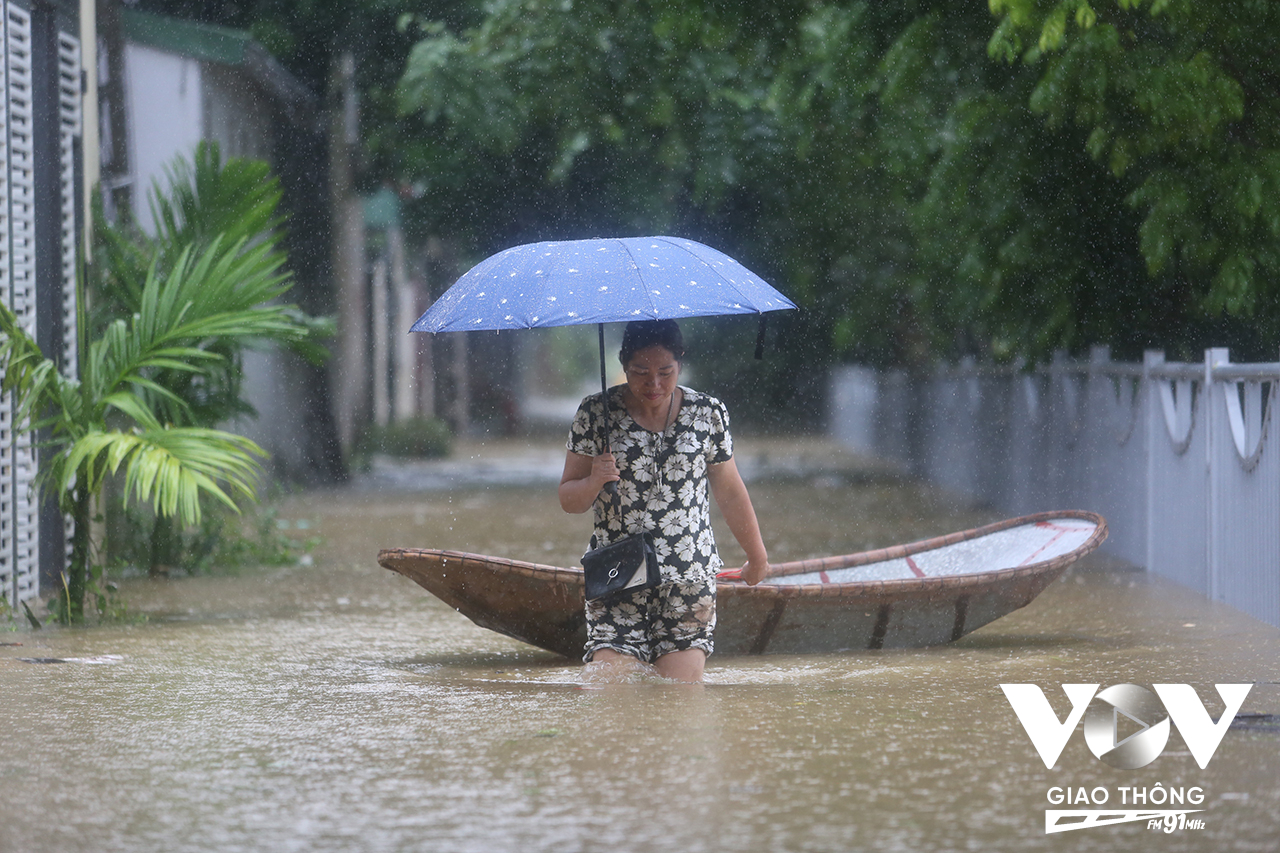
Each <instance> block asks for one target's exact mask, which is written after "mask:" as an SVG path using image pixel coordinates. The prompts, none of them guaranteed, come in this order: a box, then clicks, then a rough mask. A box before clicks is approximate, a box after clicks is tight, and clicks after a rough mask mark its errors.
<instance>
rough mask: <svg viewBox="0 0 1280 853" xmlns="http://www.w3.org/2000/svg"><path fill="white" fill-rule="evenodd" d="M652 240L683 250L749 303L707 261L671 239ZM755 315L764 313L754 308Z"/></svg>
mask: <svg viewBox="0 0 1280 853" xmlns="http://www.w3.org/2000/svg"><path fill="white" fill-rule="evenodd" d="M654 239H655V240H661V241H662V242H664V243H666V244H668V245H671V246H675V247H676V248H677V249H681V250H683V251H684V252H685V254H687V255H688V256H689V257H691V258H693V259H694V260H695V261H697V262H698V263H700V264H702V266H703V267H705V268H706V269H707V270H708V271H710V272H711V274H712V275H714V276H715V277H716V278H718V279H719V280H720V281H722V282H724V283H725V284H726V285H727V286H728V287H729V288H730V289H731V290H732V291H733V292H734V293H735V294H736V295H737V297H738V298H739V299H742V300H743V301H747V302H749V301H750V300H748V299H747V298H746V297H745V296H744V295H743V293H742V290H741V289H740V288H739V287H738V285H737V284H735V283H734V282H732V281H729V279H727V278H725V277H724V276H723V275H721V274H720V271H719V270H717V269H716V268H715V267H713V266H712V265H711V264H710V263H708V262H707V261H705V260H703V259H702V258H700V257H698V256H697V255H696V254H694V253H693V252H691V251H689V250H688V249H687V248H685V247H684V246H681V245H680V244H679V243H677V242H676V241H675V240H673V239H671V238H670V237H655V238H654ZM690 242H695V241H690ZM697 245H702V244H700V243H699V244H697ZM743 269H746V267H743ZM747 271H748V272H750V270H747ZM753 307H754V306H753ZM755 313H757V314H762V313H764V312H763V311H761V310H760V309H759V308H756V309H755Z"/></svg>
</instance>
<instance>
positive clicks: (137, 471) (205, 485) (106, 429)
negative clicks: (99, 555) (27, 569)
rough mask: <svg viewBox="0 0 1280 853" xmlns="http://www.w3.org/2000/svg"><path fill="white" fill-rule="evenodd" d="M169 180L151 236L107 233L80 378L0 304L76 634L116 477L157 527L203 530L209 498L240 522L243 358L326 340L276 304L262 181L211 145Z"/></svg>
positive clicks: (7, 356)
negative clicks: (63, 563) (61, 544)
mask: <svg viewBox="0 0 1280 853" xmlns="http://www.w3.org/2000/svg"><path fill="white" fill-rule="evenodd" d="M170 174H171V184H170V186H169V192H167V193H166V192H164V191H161V190H160V188H158V187H157V188H156V189H155V191H154V193H153V197H152V204H153V208H154V209H155V210H156V211H157V212H158V213H159V216H158V217H157V221H158V222H161V223H162V224H161V227H160V230H159V234H158V235H157V236H156V237H154V238H148V237H145V236H143V235H141V234H137V233H133V234H132V235H130V233H127V232H124V231H121V230H117V229H115V228H113V227H111V226H109V225H107V224H105V222H104V221H100V222H99V232H98V237H99V241H98V242H99V245H100V246H101V247H102V252H101V253H100V257H101V258H102V260H101V261H100V263H99V267H100V268H101V270H102V278H101V279H100V280H98V281H97V287H96V288H95V293H94V297H95V301H96V302H97V303H99V306H100V310H99V311H97V312H96V318H95V321H94V322H92V323H90V324H89V326H90V327H91V329H92V331H91V332H90V335H89V337H90V338H91V340H90V342H89V343H88V345H87V347H85V349H83V350H82V351H81V352H80V355H79V359H78V363H79V375H78V376H75V377H70V376H66V375H64V374H63V372H62V371H61V369H60V366H59V364H58V363H57V361H56V360H55V359H53V358H49V357H46V354H45V353H43V352H41V350H40V348H39V346H38V344H37V343H36V341H35V340H34V338H33V337H32V336H31V335H30V334H29V333H28V332H27V330H25V329H24V328H23V327H22V325H21V323H20V322H19V321H18V319H17V318H16V316H15V315H14V314H13V312H12V311H10V310H9V309H8V308H5V307H4V306H2V305H0V374H3V390H4V391H5V392H6V393H7V392H10V391H11V392H13V393H14V399H15V401H16V402H17V407H16V410H15V413H14V418H13V420H14V423H15V424H18V425H19V428H20V429H23V430H27V431H32V432H36V431H43V432H42V433H41V435H42V451H41V470H40V473H39V478H38V484H39V487H40V488H41V489H42V490H47V491H48V492H51V493H53V494H55V495H57V497H58V500H59V504H60V507H61V509H62V510H63V511H64V512H66V513H68V514H69V515H71V517H72V519H73V521H74V525H75V530H74V542H73V549H72V555H71V560H70V565H69V570H68V582H67V584H66V587H65V588H64V589H63V590H62V592H61V593H60V594H59V596H58V603H57V606H56V608H55V609H56V610H57V612H58V613H59V614H60V615H61V616H62V618H64V619H66V620H68V621H78V620H79V619H80V618H82V617H83V609H84V596H85V592H86V586H87V582H88V579H89V577H90V574H91V565H90V564H91V555H90V548H89V541H88V537H89V528H90V521H91V518H90V501H91V499H92V498H93V497H95V496H97V495H100V494H102V492H103V489H104V486H105V485H106V482H107V480H108V479H109V478H110V477H112V476H114V475H116V474H117V473H120V474H122V475H123V498H124V501H125V502H126V503H128V502H129V501H135V502H137V503H150V505H151V508H152V510H153V512H154V514H155V516H156V517H157V518H158V519H175V520H177V522H178V523H180V524H183V525H190V524H196V523H198V522H199V521H200V519H201V515H202V501H204V500H214V501H216V502H218V503H221V504H223V505H225V506H226V507H228V508H230V509H232V510H235V509H236V506H237V500H238V499H250V500H252V499H253V498H254V496H255V487H256V481H257V478H258V476H259V474H260V471H259V465H258V460H259V459H260V458H261V457H263V456H264V455H265V454H264V453H263V451H262V450H261V449H260V448H259V447H258V446H257V445H256V444H254V443H253V442H252V441H250V440H249V439H247V438H244V437H242V436H238V435H235V434H233V433H230V432H227V431H225V430H223V429H220V428H219V424H220V422H221V421H222V420H223V419H225V418H227V417H229V416H231V415H232V414H235V413H239V412H242V411H245V410H246V408H247V407H246V406H245V404H244V403H243V402H242V401H241V400H240V399H239V387H240V384H239V383H240V366H239V357H240V354H241V352H242V351H243V350H244V349H245V348H246V347H249V346H252V345H254V344H257V343H262V342H276V343H284V344H299V345H301V344H304V343H306V342H307V341H309V340H310V339H311V338H313V337H314V336H315V334H316V331H317V325H318V324H317V323H315V322H314V321H312V320H311V318H306V317H302V316H301V315H300V314H299V313H298V312H297V311H296V309H294V308H293V307H292V306H290V305H288V304H285V303H283V302H281V297H283V296H284V294H285V293H286V292H287V291H288V289H289V286H290V275H289V273H288V272H287V270H286V269H285V262H286V258H285V256H284V253H283V252H282V251H281V250H280V249H279V247H278V240H279V235H278V233H277V232H276V231H275V230H274V229H275V226H276V225H277V224H278V223H279V220H278V219H277V217H276V215H275V205H276V202H277V201H278V198H279V194H278V192H277V191H276V190H275V188H274V183H273V182H272V181H271V180H268V179H267V175H266V171H265V167H263V166H261V165H260V164H253V163H248V162H246V161H242V160H239V159H236V158H233V159H232V160H230V161H228V162H227V163H226V164H225V166H224V164H223V163H222V162H221V160H220V158H219V155H218V151H217V147H216V146H205V145H201V146H200V148H199V149H198V150H197V152H196V159H195V162H194V163H193V164H185V163H181V162H179V163H176V164H175V165H174V167H173V168H172V170H171V173H170ZM215 229H221V230H215ZM144 262H145V268H144V267H143V266H142V264H143V263H144Z"/></svg>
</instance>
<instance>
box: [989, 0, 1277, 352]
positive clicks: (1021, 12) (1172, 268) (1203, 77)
mask: <svg viewBox="0 0 1280 853" xmlns="http://www.w3.org/2000/svg"><path fill="white" fill-rule="evenodd" d="M992 9H993V11H994V12H995V13H996V14H997V15H998V16H999V26H998V27H997V29H996V31H995V33H994V35H993V36H992V38H991V41H990V52H991V54H992V55H993V56H995V57H998V58H999V59H1001V60H1004V61H1007V62H1011V63H1012V62H1022V63H1023V64H1025V65H1026V66H1027V67H1028V68H1029V69H1030V70H1031V71H1032V72H1033V73H1034V75H1035V81H1034V87H1033V88H1032V90H1031V92H1030V94H1029V97H1028V101H1027V103H1028V104H1029V106H1030V108H1031V110H1032V111H1033V112H1034V113H1035V114H1036V115H1037V116H1038V117H1039V118H1041V119H1042V120H1043V122H1044V126H1045V127H1046V128H1047V129H1048V130H1050V131H1051V132H1054V133H1055V135H1056V136H1057V137H1058V138H1061V139H1062V140H1063V141H1064V142H1066V143H1068V144H1070V145H1072V146H1073V147H1074V148H1075V150H1076V151H1077V152H1083V153H1086V154H1087V155H1088V156H1089V157H1090V158H1091V159H1092V160H1093V161H1094V162H1095V163H1097V164H1098V166H1099V168H1100V170H1103V171H1104V172H1105V174H1106V175H1107V178H1108V181H1109V182H1110V183H1111V184H1112V185H1113V186H1114V189H1113V190H1111V193H1110V194H1111V195H1119V196H1120V197H1122V200H1123V206H1124V208H1125V211H1123V212H1121V211H1117V212H1116V214H1115V216H1114V218H1115V219H1122V218H1123V217H1124V216H1125V215H1126V214H1127V215H1128V216H1130V217H1131V218H1133V219H1134V220H1135V221H1136V236H1137V240H1136V243H1137V245H1136V247H1135V249H1136V251H1135V252H1134V253H1133V257H1135V259H1140V262H1141V263H1142V265H1143V266H1144V267H1145V271H1146V273H1147V276H1146V277H1141V276H1135V280H1136V281H1138V282H1141V283H1142V284H1145V285H1147V286H1149V287H1150V288H1151V289H1152V290H1153V291H1155V293H1156V294H1158V295H1163V296H1164V299H1165V300H1166V301H1173V302H1174V303H1175V307H1176V308H1178V309H1181V315H1182V316H1181V317H1178V318H1176V319H1175V318H1170V319H1173V321H1174V322H1175V323H1177V324H1178V325H1180V326H1181V327H1182V328H1183V329H1187V328H1191V329H1194V327H1195V326H1196V325H1197V324H1200V325H1203V324H1206V323H1210V324H1212V323H1213V322H1214V318H1217V317H1225V318H1227V320H1228V323H1226V324H1221V323H1219V324H1217V328H1218V329H1219V333H1221V331H1222V330H1224V329H1225V330H1229V329H1230V328H1231V326H1233V325H1234V326H1235V327H1236V328H1237V329H1240V328H1243V329H1246V330H1247V329H1252V330H1253V331H1254V335H1255V336H1256V337H1257V338H1272V339H1274V335H1275V334H1276V332H1278V331H1280V320H1278V314H1277V310H1276V309H1277V307H1278V306H1280V285H1278V284H1277V281H1278V274H1280V87H1278V86H1277V84H1278V83H1280V72H1278V71H1277V67H1276V64H1275V57H1276V55H1277V53H1278V52H1280V9H1278V8H1277V7H1276V5H1275V4H1273V3H1268V2H1265V0H1225V2H1219V3H1196V2H1192V0H1115V2H1107V1H1106V0H1103V2H1096V3H1092V4H1091V3H1088V2H1084V0H1064V2H1056V3H1032V2H1029V0H997V2H993V3H992ZM1179 321H1180V322H1179ZM1165 331H1166V334H1168V333H1173V334H1175V335H1176V334H1177V332H1178V331H1179V330H1178V329H1177V328H1176V327H1175V328H1172V329H1169V328H1166V330H1165Z"/></svg>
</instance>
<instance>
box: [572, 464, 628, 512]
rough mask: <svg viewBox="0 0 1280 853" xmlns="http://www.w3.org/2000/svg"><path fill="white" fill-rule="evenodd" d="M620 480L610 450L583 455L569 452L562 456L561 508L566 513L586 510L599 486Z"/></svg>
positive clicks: (598, 491)
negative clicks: (596, 454) (593, 454)
mask: <svg viewBox="0 0 1280 853" xmlns="http://www.w3.org/2000/svg"><path fill="white" fill-rule="evenodd" d="M620 479H622V477H621V475H619V474H618V463H617V461H616V460H615V459H614V458H613V454H612V453H601V454H600V455H599V456H582V455H580V454H577V453H574V452H573V451H569V452H568V453H567V454H566V456H565V462H564V475H563V476H562V477H561V478H560V507H561V509H563V510H564V511H565V512H573V513H579V512H586V511H587V510H589V509H591V505H592V504H593V503H595V500H596V496H597V495H599V494H600V490H601V489H603V488H605V487H606V486H608V485H609V484H610V483H616V482H617V481H618V480H620ZM610 488H617V487H616V486H612V487H610Z"/></svg>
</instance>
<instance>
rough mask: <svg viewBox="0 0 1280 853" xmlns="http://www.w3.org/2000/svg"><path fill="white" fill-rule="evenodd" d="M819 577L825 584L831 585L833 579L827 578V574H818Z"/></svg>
mask: <svg viewBox="0 0 1280 853" xmlns="http://www.w3.org/2000/svg"><path fill="white" fill-rule="evenodd" d="M818 577H819V578H820V579H821V580H822V582H823V583H831V578H829V577H827V573H826V572H818Z"/></svg>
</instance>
